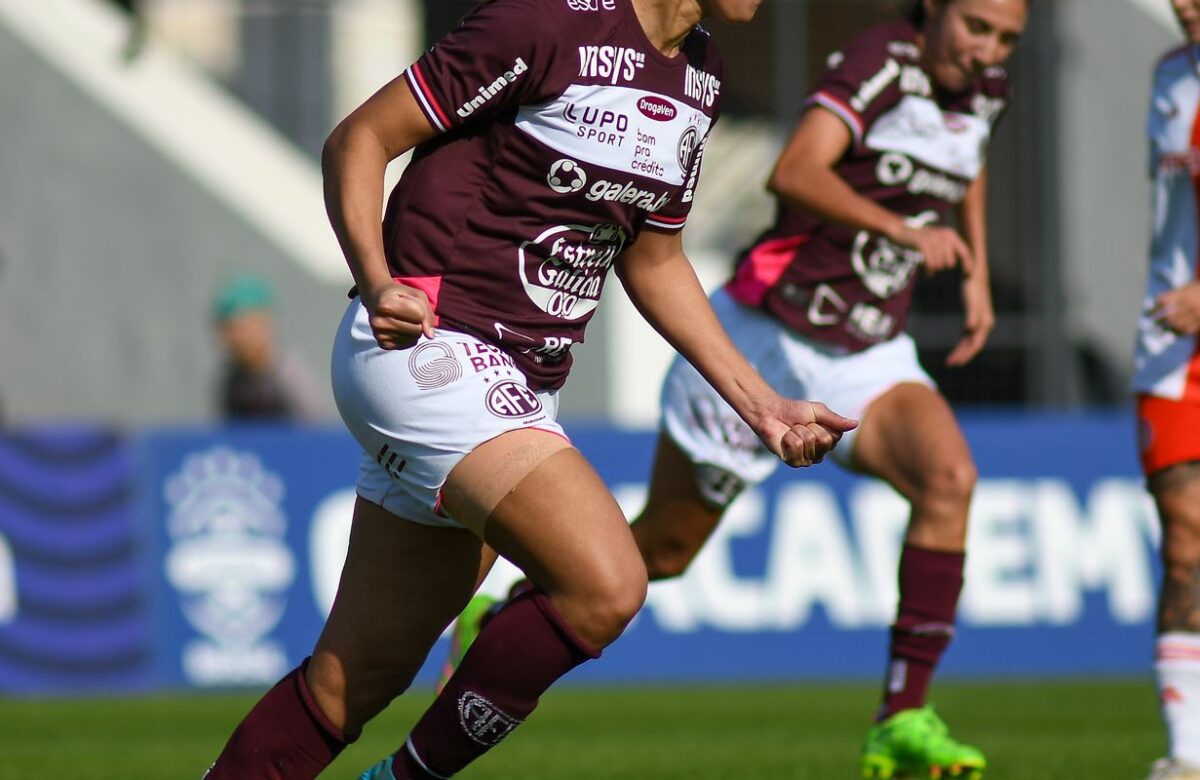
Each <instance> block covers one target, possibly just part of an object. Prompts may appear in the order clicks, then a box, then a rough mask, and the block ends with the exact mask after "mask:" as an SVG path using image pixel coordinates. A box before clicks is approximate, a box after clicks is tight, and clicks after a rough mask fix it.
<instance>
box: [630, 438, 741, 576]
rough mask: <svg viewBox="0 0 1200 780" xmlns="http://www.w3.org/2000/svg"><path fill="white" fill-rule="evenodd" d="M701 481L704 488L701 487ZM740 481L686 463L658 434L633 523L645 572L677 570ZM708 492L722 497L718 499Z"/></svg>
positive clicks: (703, 537)
mask: <svg viewBox="0 0 1200 780" xmlns="http://www.w3.org/2000/svg"><path fill="white" fill-rule="evenodd" d="M706 474H707V476H706ZM701 480H704V481H705V483H706V484H707V485H708V487H707V489H704V490H702V488H701V485H700V482H701ZM716 483H720V484H716ZM744 485H745V483H744V481H742V480H741V479H740V478H739V477H737V475H735V474H732V473H730V472H726V471H724V470H723V469H719V468H717V467H709V466H702V465H697V464H694V463H692V461H691V459H690V458H688V456H687V455H686V454H685V453H684V452H683V451H682V450H681V449H680V448H679V446H678V445H677V444H675V442H674V441H673V440H672V439H671V437H670V436H669V435H667V434H666V433H660V434H659V436H658V446H657V448H656V450H655V453H654V470H653V471H652V472H651V474H650V488H649V492H648V494H647V496H646V505H645V507H644V508H643V509H642V513H641V514H640V515H639V516H638V518H637V520H636V521H635V522H634V524H633V535H634V539H635V540H636V542H637V545H638V548H639V549H640V550H641V552H642V557H643V558H644V559H645V561H646V566H647V569H648V570H649V574H650V577H651V578H652V579H655V578H657V577H665V576H673V575H676V574H679V573H682V570H683V569H684V568H686V566H687V564H688V563H690V562H691V560H692V559H693V558H694V557H695V556H696V554H697V553H698V552H699V551H700V548H701V547H703V546H704V543H705V541H707V540H708V537H709V536H711V535H712V532H713V530H714V529H715V528H716V527H717V524H718V523H719V522H720V520H721V516H722V514H723V513H724V508H725V507H726V506H727V505H728V503H729V502H730V501H732V499H733V498H734V497H736V496H737V495H738V494H739V493H740V492H741V490H742V488H743V487H744ZM714 494H719V495H720V496H721V497H722V498H721V500H720V502H719V503H716V502H714V500H713V499H712V498H711V496H713V495H714Z"/></svg>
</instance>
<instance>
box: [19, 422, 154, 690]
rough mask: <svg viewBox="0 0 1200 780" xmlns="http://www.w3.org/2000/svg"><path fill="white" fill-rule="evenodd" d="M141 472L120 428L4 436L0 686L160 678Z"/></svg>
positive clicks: (60, 686) (88, 685)
mask: <svg viewBox="0 0 1200 780" xmlns="http://www.w3.org/2000/svg"><path fill="white" fill-rule="evenodd" d="M135 476H136V472H135V470H134V468H133V463H132V457H131V452H130V448H129V447H128V445H127V444H126V443H125V442H124V441H123V440H122V439H120V438H119V437H118V436H117V435H116V434H115V433H113V432H112V431H108V430H105V429H100V428H92V427H70V428H66V427H64V428H54V429H46V430H40V431H38V432H36V433H19V434H18V433H14V434H8V435H4V436H0V691H3V692H5V693H17V694H24V693H68V692H69V693H80V692H87V691H111V690H124V691H128V690H138V689H145V688H148V687H150V686H151V685H152V684H153V682H154V681H153V679H152V676H151V674H150V661H151V658H152V655H153V648H154V636H153V634H152V623H151V620H150V617H151V615H150V588H149V581H148V578H147V577H146V568H145V558H144V553H145V543H146V541H147V540H148V539H149V538H150V533H149V527H148V526H146V525H144V524H142V523H140V522H139V519H144V518H139V517H138V515H137V513H136V511H135V509H136V508H135V504H134V496H135V489H134V479H135Z"/></svg>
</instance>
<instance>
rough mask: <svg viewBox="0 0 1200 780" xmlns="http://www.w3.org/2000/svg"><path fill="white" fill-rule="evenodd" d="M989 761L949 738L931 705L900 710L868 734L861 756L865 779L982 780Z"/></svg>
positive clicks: (972, 748)
mask: <svg viewBox="0 0 1200 780" xmlns="http://www.w3.org/2000/svg"><path fill="white" fill-rule="evenodd" d="M986 768H987V759H986V758H984V757H983V753H981V752H980V751H979V749H978V748H974V747H971V746H970V745H964V744H962V743H961V742H957V741H955V740H954V739H953V738H951V737H950V733H949V730H948V729H947V728H946V724H945V723H944V722H942V719H941V718H940V717H938V714H937V713H936V712H934V711H933V707H932V706H931V705H926V706H924V707H920V708H917V709H910V710H901V711H900V712H897V713H896V714H895V715H893V716H891V717H890V718H888V719H887V720H885V721H883V722H881V723H876V724H875V725H874V726H872V727H871V730H870V731H868V732H867V741H866V744H865V745H864V746H863V753H862V776H863V777H864V778H866V780H892V778H930V779H931V780H945V779H946V778H955V779H956V780H981V778H982V777H983V771H984V769H986Z"/></svg>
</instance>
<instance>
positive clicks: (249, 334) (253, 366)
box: [213, 274, 320, 420]
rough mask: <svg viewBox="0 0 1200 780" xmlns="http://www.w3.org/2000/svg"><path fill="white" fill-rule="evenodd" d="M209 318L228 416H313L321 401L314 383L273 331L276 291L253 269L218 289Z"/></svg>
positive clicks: (223, 407)
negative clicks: (220, 360)
mask: <svg viewBox="0 0 1200 780" xmlns="http://www.w3.org/2000/svg"><path fill="white" fill-rule="evenodd" d="M213 319H214V324H215V326H216V330H217V336H218V338H219V340H220V343H221V347H222V350H223V351H224V358H225V364H224V367H223V369H222V374H221V379H220V382H219V385H218V388H217V405H218V410H219V412H220V414H221V416H222V417H224V418H225V419H227V420H244V419H259V420H266V419H274V420H296V419H312V418H314V417H316V416H317V413H318V410H319V408H320V404H319V402H318V400H317V399H318V396H317V391H316V383H315V381H314V380H313V378H312V376H310V375H309V374H308V372H307V371H305V370H304V366H303V365H302V364H301V363H299V362H298V361H297V360H296V359H295V357H294V356H292V355H290V354H288V353H287V352H286V351H284V350H283V349H282V348H281V347H280V345H279V343H278V340H277V338H276V333H275V291H274V289H273V288H272V287H271V285H270V283H269V282H267V281H266V280H265V279H262V278H261V277H258V276H255V275H253V274H241V275H238V276H235V277H233V278H232V279H230V280H229V281H228V282H226V283H225V285H224V286H223V287H222V288H221V289H220V291H219V292H218V294H217V297H216V300H215V301H214V304H213Z"/></svg>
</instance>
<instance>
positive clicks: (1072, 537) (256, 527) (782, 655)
mask: <svg viewBox="0 0 1200 780" xmlns="http://www.w3.org/2000/svg"><path fill="white" fill-rule="evenodd" d="M964 429H965V431H966V434H967V437H968V439H969V440H970V443H971V445H972V447H973V449H974V451H975V453H976V456H977V460H978V464H979V468H980V473H981V475H982V477H981V479H980V482H979V486H978V490H977V493H976V498H975V501H974V504H973V506H972V520H971V523H972V526H971V534H972V536H971V548H970V554H969V556H968V569H967V586H966V589H965V591H964V594H963V599H962V604H961V613H960V617H961V620H960V626H959V633H958V637H957V639H956V641H955V643H954V645H953V646H952V649H951V651H950V653H949V655H948V656H947V658H946V661H945V665H944V669H945V671H946V672H947V673H948V674H951V675H957V676H967V677H978V676H985V675H986V676H996V675H1021V676H1079V675H1114V674H1135V673H1144V672H1145V671H1146V670H1147V669H1148V668H1149V665H1150V663H1151V650H1152V637H1153V616H1154V604H1155V592H1156V582H1157V577H1158V573H1157V563H1156V556H1155V548H1156V545H1157V530H1156V529H1157V524H1156V520H1155V515H1154V511H1153V508H1152V505H1151V503H1150V502H1149V500H1148V499H1147V497H1146V494H1145V492H1144V491H1143V489H1142V484H1141V480H1140V478H1139V476H1138V471H1137V465H1136V462H1135V460H1134V454H1133V452H1134V447H1133V438H1134V433H1133V420H1132V418H1131V416H1130V415H1127V414H1125V413H1110V414H1098V415H1049V414H1047V415H1021V414H994V415H993V414H988V415H982V414H974V415H968V416H966V418H965V419H964ZM571 434H572V437H573V439H574V441H575V443H576V444H577V445H578V446H579V447H580V449H581V450H582V451H583V452H584V453H585V454H586V455H587V456H588V457H589V459H590V460H591V461H592V462H593V463H594V464H595V465H596V467H597V468H598V470H599V472H600V474H601V475H602V476H603V477H604V479H605V480H606V482H607V483H608V484H609V486H610V487H611V488H612V489H613V491H614V493H615V495H616V496H617V497H618V499H619V500H620V501H621V503H622V505H623V506H624V507H625V508H626V510H627V512H629V513H630V514H633V513H635V512H636V511H637V509H638V507H639V505H640V503H641V501H642V500H643V496H644V493H645V490H646V477H647V474H648V468H649V464H650V458H651V455H652V448H653V439H654V434H653V433H652V432H650V431H647V430H638V431H630V430H619V429H614V428H610V427H584V428H579V429H577V430H572V431H571ZM357 458H358V451H357V447H356V445H355V444H354V443H353V441H352V440H350V438H349V437H348V436H347V435H346V434H345V433H344V432H342V431H340V430H332V429H287V428H256V429H217V430H214V429H202V428H196V429H160V430H154V431H148V432H146V433H145V434H140V435H137V436H133V437H121V436H115V435H114V434H112V433H111V432H108V431H104V430H95V429H86V428H85V429H45V430H33V431H28V432H25V433H21V434H17V435H10V436H8V437H6V438H3V439H0V692H4V693H14V694H41V693H78V692H81V691H88V690H92V691H106V692H111V691H122V690H152V689H159V688H180V687H197V688H225V687H230V686H241V685H252V686H261V685H262V684H265V683H268V682H270V681H272V680H274V679H275V678H276V677H278V676H279V675H280V674H281V673H283V672H284V671H286V670H287V669H288V668H290V667H291V666H292V665H293V664H295V663H296V662H297V661H298V660H299V659H300V658H302V657H303V656H304V655H305V654H306V653H307V652H308V651H309V650H310V649H311V647H312V644H313V642H314V641H315V639H316V636H317V634H318V632H319V630H320V626H321V623H322V621H323V619H324V616H325V614H326V613H327V610H328V609H329V605H330V604H331V602H332V599H333V594H334V589H335V588H336V583H337V579H338V576H339V572H340V567H341V563H342V560H343V558H344V554H345V547H346V540H347V537H348V533H349V520H350V511H351V506H352V503H353V500H354V492H353V481H354V479H355V473H356V467H357ZM785 471H786V470H785ZM785 471H780V472H777V473H776V474H775V476H773V477H772V478H771V479H770V480H769V481H768V482H766V483H764V484H763V485H762V486H761V487H760V488H759V489H757V490H754V491H751V492H749V493H747V494H746V495H745V496H743V497H742V498H740V499H739V500H738V502H737V503H736V504H735V505H734V506H733V508H732V509H731V513H730V515H729V516H728V517H727V518H726V519H725V521H724V522H723V524H722V526H721V527H720V529H719V531H718V533H717V534H716V536H715V537H714V539H713V540H712V541H711V542H710V544H709V545H708V546H707V548H706V549H705V551H704V553H703V554H702V555H701V557H700V558H699V559H698V560H697V561H696V562H695V564H694V566H693V567H692V569H691V570H690V571H689V573H688V574H687V575H686V576H685V577H684V578H682V579H680V580H678V581H676V582H671V583H661V584H656V585H654V586H652V588H651V590H650V597H649V601H648V603H647V607H646V609H645V610H643V612H642V613H641V615H640V616H639V617H638V618H637V620H636V621H635V622H634V624H633V625H632V626H631V627H630V629H629V630H628V631H627V633H626V635H625V636H624V637H623V638H622V639H621V641H619V642H618V643H617V644H616V645H614V646H613V647H612V648H610V649H609V650H608V651H606V653H605V656H604V659H603V660H602V661H600V662H599V663H596V664H589V665H587V666H585V667H583V668H581V669H580V670H578V671H577V672H576V673H574V674H573V677H572V679H574V680H576V681H580V682H589V681H590V682H601V681H624V682H631V681H642V680H647V681H648V680H658V681H664V680H671V681H705V680H709V681H730V680H791V679H822V678H824V679H846V678H874V677H876V676H877V675H878V673H879V671H880V670H881V669H882V666H883V664H884V660H885V659H884V652H885V637H886V628H887V625H888V623H889V620H890V617H891V615H892V612H893V609H894V604H895V600H896V590H895V588H896V586H895V564H896V560H897V556H898V551H899V545H900V540H901V536H902V531H903V527H904V524H905V522H906V519H907V508H906V505H905V503H904V502H903V501H902V500H901V499H900V498H899V497H898V496H897V495H896V494H895V493H893V492H892V491H891V490H890V489H889V488H886V487H884V486H882V485H881V484H879V483H876V482H873V481H868V480H863V479H860V478H857V477H854V476H851V475H849V474H847V473H846V472H844V471H843V470H841V469H839V468H837V467H835V466H831V465H823V466H819V467H816V468H813V469H808V470H802V471H797V472H786V473H785ZM513 576H515V570H513V569H512V568H511V567H508V568H507V569H506V570H503V571H500V572H498V573H497V574H496V576H495V578H494V579H493V580H491V581H489V582H488V583H486V584H485V587H486V588H487V589H488V590H490V591H491V592H494V593H498V592H500V591H501V590H503V589H504V588H505V587H506V586H507V584H508V582H507V580H508V579H510V578H511V577H513ZM442 655H443V651H442V650H441V649H439V650H437V651H435V653H434V656H433V658H434V661H435V664H433V665H430V666H429V667H428V668H427V669H426V670H425V672H424V673H423V675H422V679H423V680H428V679H430V676H431V674H432V673H433V671H434V666H435V665H436V663H440V659H441V657H442Z"/></svg>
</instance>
